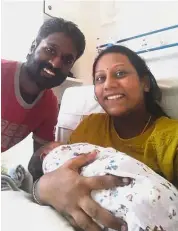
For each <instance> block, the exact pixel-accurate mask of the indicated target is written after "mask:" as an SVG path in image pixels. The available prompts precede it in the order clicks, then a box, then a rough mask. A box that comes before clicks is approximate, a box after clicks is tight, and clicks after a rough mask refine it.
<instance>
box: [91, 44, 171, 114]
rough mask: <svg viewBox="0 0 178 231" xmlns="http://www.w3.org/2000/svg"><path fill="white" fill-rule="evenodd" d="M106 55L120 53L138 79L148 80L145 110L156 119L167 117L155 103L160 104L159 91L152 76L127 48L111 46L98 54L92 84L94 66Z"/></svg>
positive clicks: (137, 57)
mask: <svg viewBox="0 0 178 231" xmlns="http://www.w3.org/2000/svg"><path fill="white" fill-rule="evenodd" d="M108 53H120V54H123V55H125V56H127V58H128V59H129V60H130V62H131V64H132V65H133V66H134V68H135V69H136V71H137V73H138V76H139V78H144V77H147V78H148V79H149V82H150V91H149V92H145V104H146V108H147V110H148V111H149V112H150V113H151V114H152V115H155V116H157V117H160V116H167V115H166V113H165V112H164V111H163V110H162V108H161V107H160V106H159V104H158V103H157V102H160V100H161V90H160V88H159V86H158V84H157V82H156V80H155V77H154V76H153V74H152V73H151V71H150V69H149V68H148V66H147V65H146V62H145V61H144V60H143V59H142V58H141V57H140V56H139V55H137V54H136V53H135V52H134V51H132V50H130V49H129V48H127V47H124V46H119V45H113V46H110V47H108V48H106V49H105V50H103V51H101V52H100V53H99V55H98V56H97V57H96V59H95V61H94V64H93V82H94V77H95V69H96V65H97V63H98V61H99V59H100V58H101V57H102V56H103V55H105V54H108Z"/></svg>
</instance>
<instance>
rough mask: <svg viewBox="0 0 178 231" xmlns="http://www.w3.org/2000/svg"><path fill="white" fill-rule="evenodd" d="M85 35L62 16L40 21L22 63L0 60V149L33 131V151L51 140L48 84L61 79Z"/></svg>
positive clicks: (53, 113) (53, 107)
mask: <svg viewBox="0 0 178 231" xmlns="http://www.w3.org/2000/svg"><path fill="white" fill-rule="evenodd" d="M84 49H85V37H84V35H83V33H82V32H81V31H80V30H79V29H78V27H77V26H76V25H75V24H74V23H72V22H69V21H65V20H64V19H59V18H52V19H49V20H47V21H45V22H44V24H43V25H42V26H41V28H40V29H39V32H38V35H37V37H36V39H35V41H33V43H32V46H31V49H30V52H29V54H28V55H27V61H26V63H19V62H16V61H7V60H2V61H1V76H2V99H1V100H2V114H1V135H2V138H1V151H2V152H3V151H6V150H8V149H9V148H11V147H12V146H14V145H15V144H17V143H19V142H20V141H22V140H23V139H24V138H25V137H26V136H27V135H28V134H29V133H31V132H33V139H34V151H36V150H37V149H38V148H39V147H40V146H41V145H43V144H44V143H46V142H49V141H53V140H54V128H55V125H56V123H57V115H58V104H57V99H56V97H55V96H54V94H53V92H52V90H51V88H53V87H56V86H58V85H60V84H61V83H62V82H64V81H65V79H66V78H67V75H68V74H69V72H70V70H71V68H72V66H73V65H74V63H75V61H76V60H77V59H78V58H79V57H80V56H81V55H82V54H83V52H84Z"/></svg>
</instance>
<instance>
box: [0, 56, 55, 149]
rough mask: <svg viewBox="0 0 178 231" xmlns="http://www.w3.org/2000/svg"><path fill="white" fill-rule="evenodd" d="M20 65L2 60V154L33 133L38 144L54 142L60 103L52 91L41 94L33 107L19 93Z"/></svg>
mask: <svg viewBox="0 0 178 231" xmlns="http://www.w3.org/2000/svg"><path fill="white" fill-rule="evenodd" d="M20 69H21V63H18V62H14V61H7V60H1V102H2V104H1V105H2V106H1V151H2V152H3V151H6V150H7V149H9V148H10V147H12V146H14V145H15V144H17V143H19V142H20V141H21V140H23V139H24V138H25V137H26V136H27V135H28V134H29V133H31V132H33V138H34V140H35V141H36V142H38V143H41V144H44V143H45V142H47V141H53V140H54V132H55V131H54V129H55V126H56V124H57V115H58V103H57V98H56V96H55V95H54V94H53V92H52V90H45V91H44V92H42V93H41V94H40V95H39V96H38V97H37V99H36V100H35V101H34V102H33V103H32V104H27V103H26V102H25V101H24V100H23V98H22V97H21V94H20V87H19V74H20Z"/></svg>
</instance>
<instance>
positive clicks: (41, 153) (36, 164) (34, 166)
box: [28, 142, 61, 181]
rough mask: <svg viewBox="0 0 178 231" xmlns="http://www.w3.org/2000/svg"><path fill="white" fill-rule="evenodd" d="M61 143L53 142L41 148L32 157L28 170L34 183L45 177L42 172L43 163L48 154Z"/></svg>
mask: <svg viewBox="0 0 178 231" xmlns="http://www.w3.org/2000/svg"><path fill="white" fill-rule="evenodd" d="M60 145H61V143H60V142H51V143H48V144H46V145H44V146H42V147H41V148H39V149H38V150H37V151H36V152H35V153H34V154H33V155H32V157H31V159H30V161H29V164H28V170H29V172H30V173H31V175H32V177H33V181H36V180H37V179H39V178H40V177H41V176H42V175H43V171H42V163H43V158H44V157H45V156H46V155H48V153H49V152H50V151H51V150H53V149H54V148H56V147H58V146H60Z"/></svg>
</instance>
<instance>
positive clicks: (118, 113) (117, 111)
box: [105, 108, 129, 117]
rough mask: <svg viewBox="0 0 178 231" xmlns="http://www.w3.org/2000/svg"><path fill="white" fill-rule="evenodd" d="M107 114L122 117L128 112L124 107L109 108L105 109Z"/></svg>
mask: <svg viewBox="0 0 178 231" xmlns="http://www.w3.org/2000/svg"><path fill="white" fill-rule="evenodd" d="M105 111H106V112H107V114H108V115H110V116H113V117H122V116H124V115H127V114H128V113H129V112H128V110H126V109H125V110H124V109H122V110H121V109H118V108H110V109H109V110H105Z"/></svg>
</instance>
